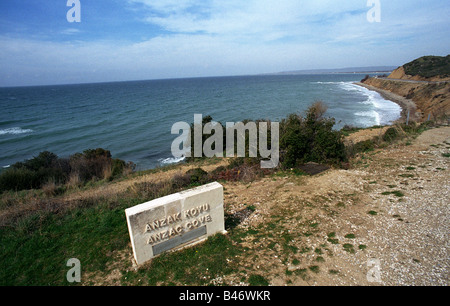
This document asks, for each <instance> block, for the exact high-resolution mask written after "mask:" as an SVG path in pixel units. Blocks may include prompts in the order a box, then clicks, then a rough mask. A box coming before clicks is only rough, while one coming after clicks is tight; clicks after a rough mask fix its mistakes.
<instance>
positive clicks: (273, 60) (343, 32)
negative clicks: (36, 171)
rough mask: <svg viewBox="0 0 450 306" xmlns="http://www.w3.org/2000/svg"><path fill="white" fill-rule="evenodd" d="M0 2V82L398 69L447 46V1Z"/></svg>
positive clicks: (449, 37)
mask: <svg viewBox="0 0 450 306" xmlns="http://www.w3.org/2000/svg"><path fill="white" fill-rule="evenodd" d="M379 2H380V5H381V6H380V7H381V10H380V12H381V22H373V23H371V22H369V21H368V20H367V13H368V11H369V10H370V9H371V7H369V6H368V1H367V0H340V1H339V0H323V1H320V0H246V1H242V0H239V1H237V0H203V1H197V0H107V1H106V0H80V3H81V22H80V23H69V22H68V21H67V18H66V14H67V11H69V9H70V7H68V6H66V3H67V0H2V1H0V86H23V85H45V84H67V83H87V82H106V81H122V80H143V79H159V78H181V77H201V76H222V75H244V74H258V73H268V72H278V71H286V70H300V69H320V68H343V67H355V66H377V65H392V66H399V65H402V64H404V63H406V62H409V61H411V60H413V59H415V58H417V57H420V56H423V55H447V54H448V53H450V52H449V49H450V18H449V17H448V16H450V3H449V1H448V0H428V1H423V0H404V1H399V0H390V1H388V0H379Z"/></svg>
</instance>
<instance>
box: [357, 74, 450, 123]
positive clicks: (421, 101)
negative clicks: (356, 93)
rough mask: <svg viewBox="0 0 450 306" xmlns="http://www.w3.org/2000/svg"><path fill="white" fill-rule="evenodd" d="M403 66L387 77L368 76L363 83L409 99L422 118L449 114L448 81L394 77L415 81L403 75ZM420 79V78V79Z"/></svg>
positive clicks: (449, 96)
mask: <svg viewBox="0 0 450 306" xmlns="http://www.w3.org/2000/svg"><path fill="white" fill-rule="evenodd" d="M402 70H403V67H400V68H398V69H396V70H395V71H393V72H392V73H391V75H390V76H389V77H388V78H387V79H382V78H369V79H367V80H366V81H365V82H364V84H367V85H372V86H374V87H376V88H380V89H384V90H388V91H390V92H392V93H395V94H397V95H400V96H403V97H405V98H407V99H411V100H412V101H414V103H415V104H416V106H417V112H421V113H422V119H427V118H428V114H431V116H432V118H434V119H437V118H438V117H439V118H440V119H442V118H443V117H445V116H449V115H450V83H449V82H439V83H426V82H405V81H398V80H395V79H401V80H409V81H417V80H414V79H411V78H408V76H407V75H405V73H404V70H403V71H402ZM420 81H422V80H420Z"/></svg>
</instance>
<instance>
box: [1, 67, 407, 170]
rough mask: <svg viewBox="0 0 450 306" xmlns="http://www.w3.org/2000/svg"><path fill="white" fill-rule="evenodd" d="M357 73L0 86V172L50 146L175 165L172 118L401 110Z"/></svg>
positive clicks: (357, 119) (349, 117)
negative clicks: (317, 107)
mask: <svg viewBox="0 0 450 306" xmlns="http://www.w3.org/2000/svg"><path fill="white" fill-rule="evenodd" d="M364 76H365V74H348V73H347V74H320V75H258V76H235V77H206V78H186V79H164V80H148V81H129V82H113V83H95V84H77V85H53V86H35V87H9V88H0V109H1V111H0V170H1V169H6V168H8V167H10V166H11V165H12V164H14V163H16V162H18V161H24V160H26V159H30V158H32V157H34V156H37V155H38V154H39V153H40V152H43V151H50V152H53V153H55V154H57V155H58V156H59V157H69V156H70V155H72V154H74V153H77V152H83V151H84V150H86V149H94V148H104V149H107V150H109V151H111V154H112V156H113V157H115V158H120V159H123V160H125V161H131V162H133V163H135V164H136V166H137V169H138V170H146V169H152V168H155V167H159V166H163V165H166V164H170V163H176V162H180V161H181V160H182V159H176V158H174V157H173V156H172V154H171V144H172V142H173V140H174V139H175V138H176V137H178V136H179V135H172V134H171V128H172V125H173V124H175V123H176V122H186V123H189V124H190V123H192V122H193V121H194V114H202V115H203V116H208V115H209V116H211V117H212V118H213V120H214V121H220V122H222V123H225V122H239V121H242V120H245V119H250V120H257V119H269V120H272V121H279V120H281V119H283V118H286V116H287V115H288V114H291V113H304V112H305V110H306V109H307V108H308V107H309V106H310V105H311V104H312V103H313V102H315V101H323V102H324V103H325V104H326V105H327V107H328V110H327V112H326V114H325V116H327V117H332V118H335V120H336V125H335V127H334V128H335V129H340V128H342V127H343V126H344V125H351V126H355V127H370V126H374V125H387V124H391V123H392V122H393V121H395V120H397V119H398V118H399V117H400V113H401V108H400V107H399V106H398V105H397V104H395V103H394V102H391V101H388V100H385V99H383V98H382V97H381V96H380V95H379V94H378V93H377V92H374V91H369V90H368V89H366V88H363V87H360V86H358V85H355V84H354V82H357V81H359V80H361V79H362V78H364Z"/></svg>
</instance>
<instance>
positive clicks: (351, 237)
mask: <svg viewBox="0 0 450 306" xmlns="http://www.w3.org/2000/svg"><path fill="white" fill-rule="evenodd" d="M344 237H345V238H347V239H355V238H356V237H355V234H347V235H345V236H344Z"/></svg>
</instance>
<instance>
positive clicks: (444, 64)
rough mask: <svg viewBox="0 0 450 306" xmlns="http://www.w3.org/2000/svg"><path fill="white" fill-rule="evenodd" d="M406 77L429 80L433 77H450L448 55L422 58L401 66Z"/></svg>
mask: <svg viewBox="0 0 450 306" xmlns="http://www.w3.org/2000/svg"><path fill="white" fill-rule="evenodd" d="M403 67H404V68H405V73H406V74H408V75H412V76H415V75H419V76H421V77H426V78H431V77H435V76H441V77H448V76H450V55H447V56H446V57H442V56H423V57H421V58H418V59H416V60H414V61H412V62H410V63H407V64H405V65H404V66H403Z"/></svg>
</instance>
